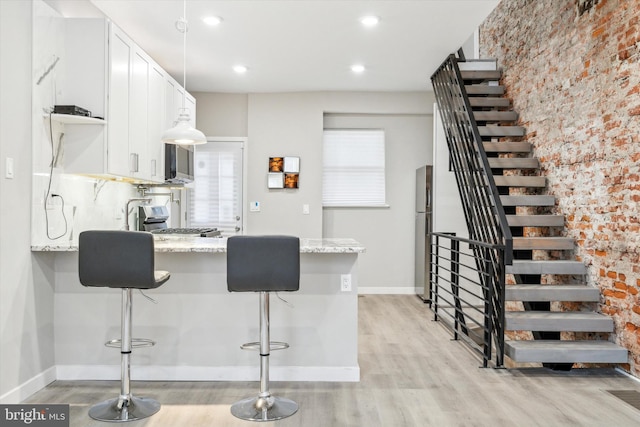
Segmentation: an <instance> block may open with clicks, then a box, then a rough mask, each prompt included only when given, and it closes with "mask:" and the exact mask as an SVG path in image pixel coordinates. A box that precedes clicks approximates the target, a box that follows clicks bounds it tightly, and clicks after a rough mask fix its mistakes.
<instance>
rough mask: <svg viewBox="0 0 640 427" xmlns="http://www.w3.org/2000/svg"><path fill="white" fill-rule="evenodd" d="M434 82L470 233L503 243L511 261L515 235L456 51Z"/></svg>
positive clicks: (437, 73) (509, 263) (433, 79)
mask: <svg viewBox="0 0 640 427" xmlns="http://www.w3.org/2000/svg"><path fill="white" fill-rule="evenodd" d="M431 82H432V84H433V88H434V92H435V95H436V101H437V102H438V107H439V110H440V116H441V118H442V122H443V125H444V129H445V134H446V139H447V145H448V147H449V152H450V155H451V160H452V164H453V167H454V172H455V177H456V183H457V185H458V190H459V192H460V197H461V199H462V205H463V210H464V215H465V220H466V223H467V228H468V230H469V236H470V237H471V239H473V240H477V241H481V242H487V243H493V244H502V245H504V247H505V259H504V262H505V264H507V265H511V264H512V263H513V236H512V234H511V229H510V228H509V224H508V222H507V217H506V214H505V211H504V208H503V206H502V202H501V200H500V194H499V192H498V187H497V186H496V183H495V180H494V178H493V174H492V173H491V167H490V166H489V159H488V157H487V153H486V151H485V149H484V145H483V144H482V138H481V136H480V132H479V130H478V125H477V124H476V121H475V118H474V117H473V113H472V110H471V104H470V103H469V98H468V96H467V92H466V89H465V87H464V82H463V80H462V75H461V73H460V69H459V67H458V60H457V58H456V57H455V55H454V54H451V55H449V56H448V57H447V59H446V60H445V61H444V62H443V63H442V64H441V65H440V67H438V69H437V70H436V72H435V73H433V75H432V76H431Z"/></svg>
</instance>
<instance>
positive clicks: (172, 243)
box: [31, 236, 366, 254]
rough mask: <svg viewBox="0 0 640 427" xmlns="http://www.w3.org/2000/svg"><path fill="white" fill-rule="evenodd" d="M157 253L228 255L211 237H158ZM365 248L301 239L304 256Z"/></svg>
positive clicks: (49, 248) (72, 247)
mask: <svg viewBox="0 0 640 427" xmlns="http://www.w3.org/2000/svg"><path fill="white" fill-rule="evenodd" d="M31 251H32V252H77V251H78V245H77V244H74V243H68V244H57V245H56V244H42V245H31ZM155 251H156V252H157V253H190V252H196V253H226V252H227V239H226V238H209V237H184V236H180V237H174V236H171V237H165V236H162V237H156V238H155ZM364 252H366V249H365V247H364V246H363V245H362V244H361V243H359V242H358V241H356V240H355V239H351V238H327V239H320V238H318V239H310V238H301V239H300V253H303V254H305V253H306V254H341V253H344V254H353V253H364Z"/></svg>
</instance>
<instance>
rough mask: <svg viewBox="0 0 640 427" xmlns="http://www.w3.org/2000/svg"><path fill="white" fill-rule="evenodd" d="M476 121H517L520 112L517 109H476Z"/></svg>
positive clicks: (474, 115) (474, 114)
mask: <svg viewBox="0 0 640 427" xmlns="http://www.w3.org/2000/svg"><path fill="white" fill-rule="evenodd" d="M473 118H474V119H476V122H515V121H516V120H518V113H516V112H515V111H474V112H473Z"/></svg>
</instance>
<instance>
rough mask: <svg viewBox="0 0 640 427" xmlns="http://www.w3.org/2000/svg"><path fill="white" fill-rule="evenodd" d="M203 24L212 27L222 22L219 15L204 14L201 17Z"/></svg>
mask: <svg viewBox="0 0 640 427" xmlns="http://www.w3.org/2000/svg"><path fill="white" fill-rule="evenodd" d="M202 20H203V21H204V23H205V24H207V25H211V26H212V27H213V26H215V25H218V24H220V23H221V22H222V18H220V17H219V16H205V17H204V18H202Z"/></svg>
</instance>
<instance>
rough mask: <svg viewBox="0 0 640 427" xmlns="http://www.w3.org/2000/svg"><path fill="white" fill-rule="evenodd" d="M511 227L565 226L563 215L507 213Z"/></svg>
mask: <svg viewBox="0 0 640 427" xmlns="http://www.w3.org/2000/svg"><path fill="white" fill-rule="evenodd" d="M507 223H508V224H509V226H510V227H564V216H563V215H507Z"/></svg>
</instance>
